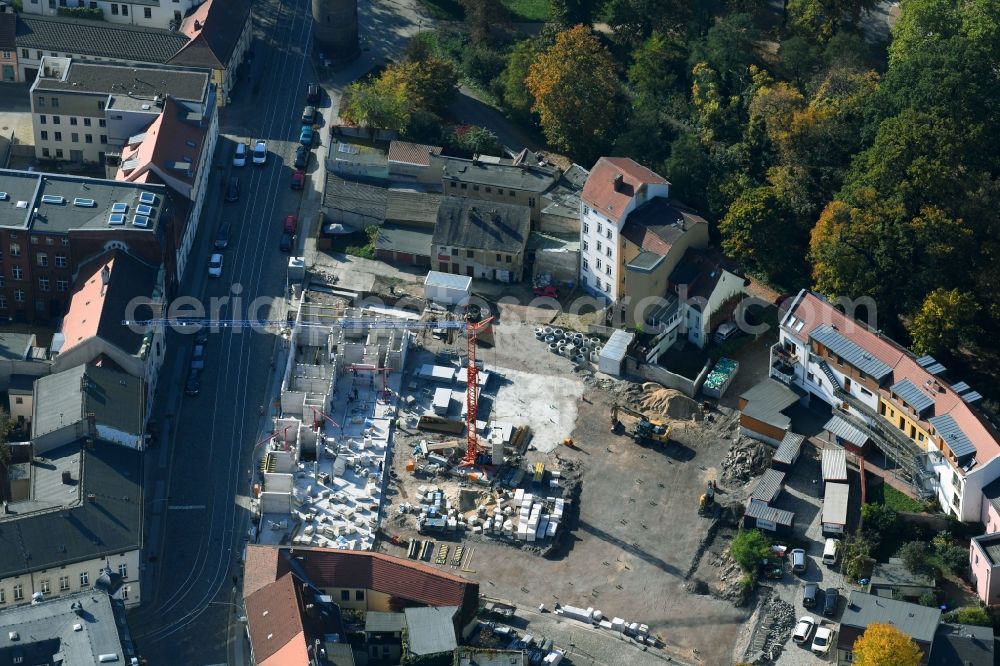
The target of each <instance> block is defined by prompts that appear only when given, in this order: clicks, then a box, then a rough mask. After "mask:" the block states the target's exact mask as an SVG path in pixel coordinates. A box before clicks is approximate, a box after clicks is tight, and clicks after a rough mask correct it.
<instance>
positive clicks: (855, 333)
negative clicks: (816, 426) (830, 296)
mask: <svg viewBox="0 0 1000 666" xmlns="http://www.w3.org/2000/svg"><path fill="white" fill-rule="evenodd" d="M770 374H771V376H772V377H774V378H775V379H778V380H779V381H782V382H784V383H786V384H791V385H795V386H798V387H799V388H801V389H803V390H805V391H806V392H807V393H808V394H809V396H811V397H815V398H818V399H820V400H822V401H823V402H825V403H827V404H829V405H830V406H831V407H833V419H831V422H830V423H828V424H827V430H828V431H830V432H831V434H833V435H835V436H836V437H837V439H838V441H840V442H841V443H842V444H844V445H845V446H846V447H848V448H852V447H853V448H854V449H856V450H859V451H864V450H865V449H866V448H867V447H870V446H874V447H876V448H878V449H879V450H881V451H882V452H884V453H885V454H886V455H887V456H888V457H889V458H890V459H892V460H893V461H894V462H895V463H896V464H897V465H899V467H900V469H899V472H900V473H901V474H902V475H903V476H905V477H908V478H909V479H910V480H911V481H912V483H913V485H914V489H915V490H916V491H917V492H918V493H919V494H921V495H923V496H932V497H936V498H937V499H938V501H939V502H940V503H941V506H942V508H943V510H944V511H946V512H948V513H950V514H952V515H954V516H956V517H957V518H959V519H961V520H964V521H976V520H980V519H981V515H982V510H983V488H984V487H985V486H986V485H987V484H989V483H990V482H992V481H994V480H995V479H997V478H998V477H1000V435H998V431H997V429H996V427H995V426H994V425H993V424H992V423H991V422H990V420H989V418H988V417H987V416H986V415H985V414H984V413H982V412H981V411H980V410H979V409H977V405H976V403H977V402H978V401H979V400H980V399H981V398H982V396H981V395H980V394H979V393H977V392H976V391H974V390H972V389H971V388H970V387H969V385H968V384H966V383H965V382H960V381H951V380H949V379H948V378H947V375H946V369H945V367H944V366H943V365H941V364H940V363H937V361H935V360H934V359H933V358H932V357H930V356H923V357H920V358H916V357H915V356H914V355H913V354H912V353H910V352H909V350H907V349H905V348H903V347H901V346H900V345H898V344H896V343H895V342H893V341H892V340H890V339H888V338H886V337H885V336H884V335H882V334H881V333H880V332H879V331H877V330H873V329H870V328H868V327H867V326H866V325H864V324H863V323H861V322H859V321H856V320H855V319H853V318H851V317H849V316H847V315H846V314H844V312H842V311H841V310H840V309H838V308H837V307H835V306H834V305H833V304H832V303H830V302H828V301H827V300H825V299H824V298H823V297H821V296H819V295H817V294H814V293H812V292H809V291H806V290H803V291H801V292H799V294H798V295H797V296H796V297H795V299H794V301H793V302H792V305H791V307H789V308H788V310H787V312H786V313H785V314H784V316H783V318H782V319H781V331H780V337H779V341H778V342H777V343H776V344H775V345H774V346H773V347H772V348H771V366H770ZM845 426H847V427H845ZM837 433H841V435H837Z"/></svg>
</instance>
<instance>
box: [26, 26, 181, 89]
mask: <svg viewBox="0 0 1000 666" xmlns="http://www.w3.org/2000/svg"><path fill="white" fill-rule="evenodd" d="M16 41H17V44H16V47H17V76H18V80H19V81H24V82H26V83H32V82H34V80H35V79H36V78H37V77H38V71H39V69H40V68H41V64H42V58H45V57H49V58H71V59H72V60H77V61H88V62H105V63H108V64H114V65H128V66H143V67H145V66H150V65H153V66H155V65H165V64H167V63H169V62H170V59H171V58H172V57H173V56H174V55H176V54H177V52H178V51H180V50H181V49H182V48H184V46H185V45H186V44H187V43H188V38H187V37H185V36H184V35H182V34H180V33H177V32H173V31H170V30H165V29H158V28H144V27H140V26H134V25H125V24H120V23H105V22H104V21H81V20H80V19H75V18H68V17H63V16H41V15H33V14H18V15H17V38H16Z"/></svg>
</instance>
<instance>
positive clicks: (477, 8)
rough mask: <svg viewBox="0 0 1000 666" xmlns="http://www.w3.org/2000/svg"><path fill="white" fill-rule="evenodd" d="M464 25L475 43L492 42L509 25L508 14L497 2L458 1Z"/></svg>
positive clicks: (488, 0) (482, 0)
mask: <svg viewBox="0 0 1000 666" xmlns="http://www.w3.org/2000/svg"><path fill="white" fill-rule="evenodd" d="M459 2H460V3H461V5H462V8H463V9H464V10H465V25H466V26H468V28H469V34H470V35H471V36H472V39H473V41H475V42H487V41H492V40H493V39H495V38H496V37H497V35H498V33H500V32H502V31H503V30H504V29H505V28H507V27H508V26H509V25H510V12H509V11H507V8H506V7H505V6H504V4H503V3H502V2H498V1H497V0H459Z"/></svg>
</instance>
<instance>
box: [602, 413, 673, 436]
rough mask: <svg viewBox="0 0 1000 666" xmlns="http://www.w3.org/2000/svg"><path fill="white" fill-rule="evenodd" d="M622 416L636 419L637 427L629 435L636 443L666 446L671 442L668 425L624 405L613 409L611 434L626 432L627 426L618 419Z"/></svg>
mask: <svg viewBox="0 0 1000 666" xmlns="http://www.w3.org/2000/svg"><path fill="white" fill-rule="evenodd" d="M620 414H627V415H629V416H631V417H633V418H635V420H636V421H635V425H634V426H633V427H632V430H630V431H629V432H628V434H629V435H631V436H632V439H634V440H635V441H636V442H639V443H641V442H653V443H656V444H659V445H660V446H665V445H666V443H667V442H668V441H669V440H670V426H669V425H668V424H666V423H664V422H663V421H654V420H652V419H650V418H649V417H647V416H646V415H645V414H643V413H642V412H637V411H635V410H634V409H630V408H628V407H625V406H624V405H614V406H613V407H612V408H611V432H613V433H616V434H621V433H623V432H625V425H624V424H623V423H622V421H621V419H620V418H618V417H619V415H620Z"/></svg>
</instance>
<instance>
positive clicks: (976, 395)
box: [962, 391, 983, 404]
mask: <svg viewBox="0 0 1000 666" xmlns="http://www.w3.org/2000/svg"><path fill="white" fill-rule="evenodd" d="M982 399H983V394H982V393H980V392H979V391H972V392H970V393H966V394H965V395H963V396H962V400H964V401H966V402H967V403H969V404H972V403H974V402H975V401H977V400H982Z"/></svg>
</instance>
